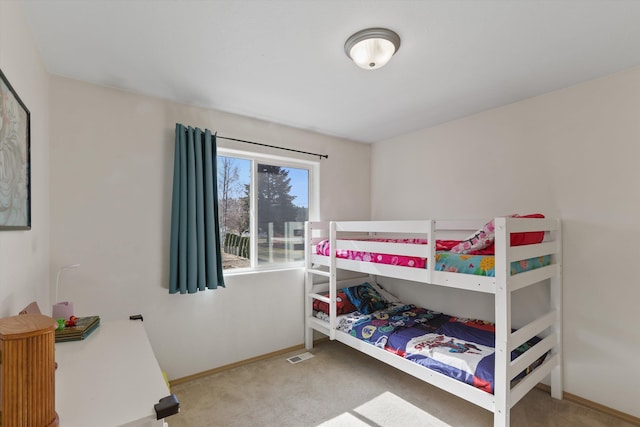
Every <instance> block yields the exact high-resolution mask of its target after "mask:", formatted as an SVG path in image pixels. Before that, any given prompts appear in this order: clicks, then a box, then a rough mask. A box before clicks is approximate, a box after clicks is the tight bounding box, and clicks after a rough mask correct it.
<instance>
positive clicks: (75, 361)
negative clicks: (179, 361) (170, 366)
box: [56, 320, 170, 427]
mask: <svg viewBox="0 0 640 427" xmlns="http://www.w3.org/2000/svg"><path fill="white" fill-rule="evenodd" d="M56 362H57V363H58V369H57V370H56V412H57V413H58V416H59V417H60V425H61V426H65V427H86V426H94V427H100V426H105V427H113V426H120V425H123V424H127V423H131V422H134V421H139V420H147V419H148V420H155V419H156V416H155V411H154V409H153V405H155V404H156V403H158V401H159V400H160V399H161V398H163V397H166V396H168V395H169V394H170V392H169V390H168V388H167V384H166V383H165V381H164V377H163V375H162V371H161V369H160V366H159V365H158V361H157V359H156V357H155V355H154V354H153V350H152V348H151V344H150V343H149V339H148V337H147V334H146V332H145V330H144V326H143V324H142V322H140V321H132V320H116V321H107V322H104V321H101V324H100V326H99V327H98V329H96V330H95V331H94V332H93V333H92V334H91V335H89V336H88V337H87V338H86V339H84V340H83V341H70V342H61V343H56Z"/></svg>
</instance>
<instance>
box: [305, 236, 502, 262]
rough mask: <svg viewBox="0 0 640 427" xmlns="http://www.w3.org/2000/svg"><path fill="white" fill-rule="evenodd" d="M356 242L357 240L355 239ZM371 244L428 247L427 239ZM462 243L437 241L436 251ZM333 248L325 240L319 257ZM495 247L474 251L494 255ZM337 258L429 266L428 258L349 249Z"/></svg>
mask: <svg viewBox="0 0 640 427" xmlns="http://www.w3.org/2000/svg"><path fill="white" fill-rule="evenodd" d="M354 240H355V239H354ZM367 241H370V242H389V243H410V244H417V245H426V244H427V240H426V239H377V238H376V239H367ZM458 243H460V241H459V240H436V251H449V250H450V249H451V248H452V247H454V246H455V245H457V244H458ZM330 251H331V248H330V246H329V240H323V241H321V242H320V243H318V245H317V246H316V253H317V254H318V255H324V256H329V255H330V253H331V252H330ZM493 252H494V251H493V246H491V247H489V248H487V249H483V250H480V251H474V252H473V253H472V254H475V255H493ZM336 257H338V258H343V259H350V260H355V261H364V262H374V263H378V264H390V265H399V266H403V267H415V268H425V267H426V265H427V259H426V258H419V257H413V256H405V255H393V254H379V253H373V252H360V251H351V250H347V249H338V250H337V251H336Z"/></svg>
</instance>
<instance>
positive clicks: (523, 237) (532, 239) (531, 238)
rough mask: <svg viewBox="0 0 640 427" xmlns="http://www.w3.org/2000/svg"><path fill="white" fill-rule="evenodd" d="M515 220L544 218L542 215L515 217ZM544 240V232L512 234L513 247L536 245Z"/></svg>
mask: <svg viewBox="0 0 640 427" xmlns="http://www.w3.org/2000/svg"><path fill="white" fill-rule="evenodd" d="M513 216H514V218H544V215H542V214H530V215H518V214H516V215H513ZM543 240H544V231H531V232H528V233H511V246H522V245H534V244H536V243H541V242H542V241H543Z"/></svg>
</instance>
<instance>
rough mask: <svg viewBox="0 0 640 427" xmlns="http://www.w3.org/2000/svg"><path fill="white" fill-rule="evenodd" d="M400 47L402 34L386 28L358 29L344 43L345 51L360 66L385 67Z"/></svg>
mask: <svg viewBox="0 0 640 427" xmlns="http://www.w3.org/2000/svg"><path fill="white" fill-rule="evenodd" d="M398 49H400V36H399V35H398V34H396V33H395V32H394V31H391V30H388V29H386V28H367V29H366V30H362V31H358V32H357V33H355V34H354V35H352V36H351V37H349V38H348V39H347V41H346V42H345V43H344V52H345V53H346V54H347V56H348V57H349V58H351V60H352V61H353V62H355V63H356V65H357V66H358V67H360V68H364V69H365V70H375V69H376V68H380V67H383V66H384V65H385V64H386V63H387V62H389V60H390V59H391V57H392V56H393V55H394V54H395V53H396V52H397V51H398Z"/></svg>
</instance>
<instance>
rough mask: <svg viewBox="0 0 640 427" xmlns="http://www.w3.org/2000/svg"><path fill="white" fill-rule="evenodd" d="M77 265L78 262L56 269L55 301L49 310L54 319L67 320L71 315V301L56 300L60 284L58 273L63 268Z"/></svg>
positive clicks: (63, 269) (69, 268) (68, 268)
mask: <svg viewBox="0 0 640 427" xmlns="http://www.w3.org/2000/svg"><path fill="white" fill-rule="evenodd" d="M78 267H80V264H72V265H65V266H63V267H60V270H58V274H57V275H56V297H55V300H54V301H56V303H55V304H53V308H52V310H51V317H53V318H54V319H56V320H57V319H64V320H69V318H70V317H71V316H73V303H71V302H70V301H63V302H57V301H58V287H59V285H60V274H62V272H63V271H65V270H71V269H73V268H78Z"/></svg>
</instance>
